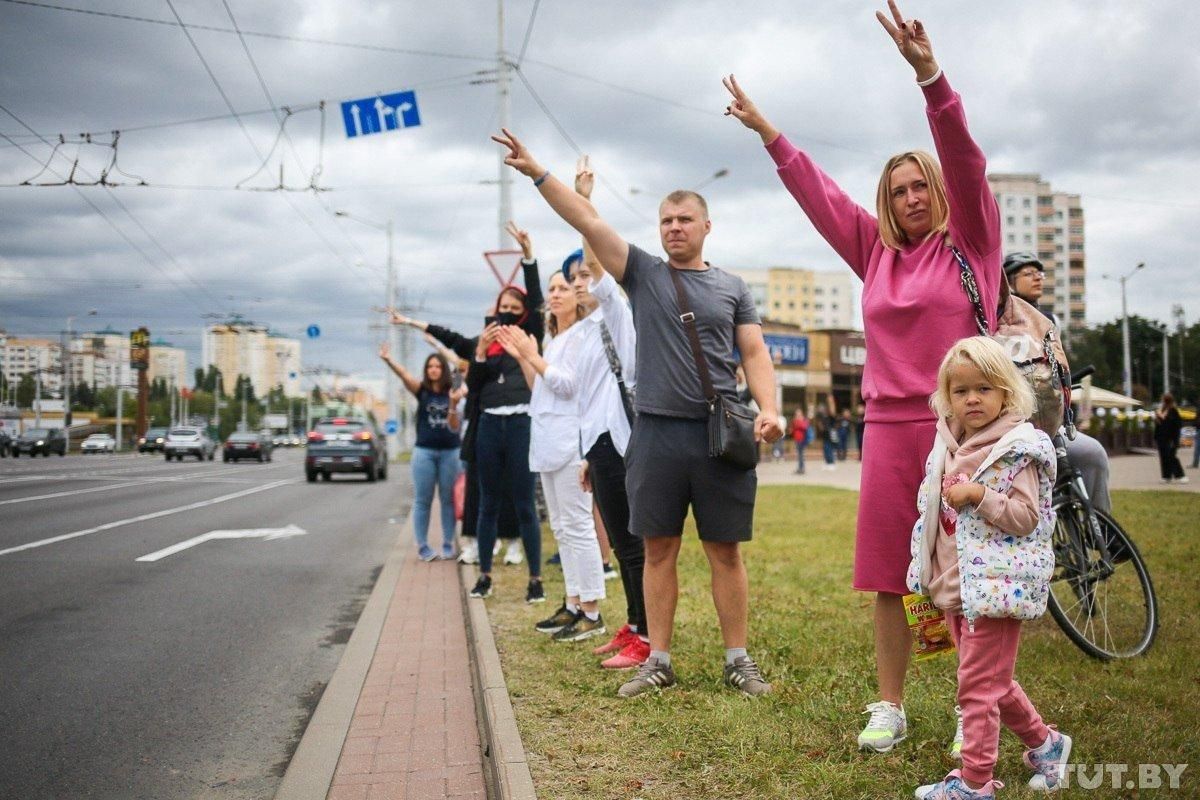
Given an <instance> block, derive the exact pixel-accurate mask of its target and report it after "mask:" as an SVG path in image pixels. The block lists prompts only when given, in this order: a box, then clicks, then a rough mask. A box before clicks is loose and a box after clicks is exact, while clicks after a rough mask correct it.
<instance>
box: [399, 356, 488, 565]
mask: <svg viewBox="0 0 1200 800" xmlns="http://www.w3.org/2000/svg"><path fill="white" fill-rule="evenodd" d="M379 357H380V358H381V359H383V363H385V364H387V365H388V367H389V368H390V369H391V370H392V372H394V373H396V376H397V377H399V378H400V380H401V382H402V383H403V384H404V388H405V389H407V390H408V391H409V393H410V394H412V396H413V397H415V398H416V399H417V438H416V443H415V445H414V446H413V451H412V464H411V467H412V477H413V538H414V539H415V540H416V543H417V558H419V559H421V560H422V561H433V560H434V559H435V558H437V557H438V551H436V550H434V549H433V548H432V547H430V546H429V519H430V515H431V513H432V508H433V494H434V491H435V490H436V491H437V495H438V501H439V503H440V507H441V520H442V546H441V557H442V558H444V559H453V558H454V529H455V526H456V520H455V519H454V482H455V481H456V480H457V479H458V473H459V467H460V463H461V462H460V461H459V457H458V449H459V447H460V446H461V444H462V443H461V442H460V441H459V438H458V431H459V429H460V427H461V425H462V417H461V409H460V408H459V405H460V403H461V401H462V398H463V395H465V394H466V390H465V389H463V388H458V389H453V388H451V375H450V365H449V364H448V363H447V361H446V357H445V356H443V355H442V354H441V353H430V354H429V356H428V358H426V359H425V366H424V368H423V369H422V370H421V378H420V380H418V379H417V377H416V376H415V375H413V374H412V373H411V372H409V371H408V370H407V369H405V368H404V365H403V364H399V363H397V362H396V361H394V360H393V359H392V355H391V352H390V351H389V349H388V345H387V344H386V343H384V344H382V345H380V347H379Z"/></svg>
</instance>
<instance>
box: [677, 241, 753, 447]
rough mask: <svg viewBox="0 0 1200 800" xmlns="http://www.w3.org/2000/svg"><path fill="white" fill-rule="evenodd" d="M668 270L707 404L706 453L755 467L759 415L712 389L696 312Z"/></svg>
mask: <svg viewBox="0 0 1200 800" xmlns="http://www.w3.org/2000/svg"><path fill="white" fill-rule="evenodd" d="M667 270H668V271H669V272H670V273H671V282H672V283H674V284H675V299H676V302H678V304H679V312H680V313H679V321H680V322H682V323H683V329H684V330H685V331H686V332H687V337H688V342H689V343H690V344H691V346H692V357H693V358H695V360H696V372H697V374H699V376H700V388H701V391H703V392H704V402H706V403H707V404H708V454H709V456H711V457H712V458H717V459H720V460H721V461H724V462H726V463H727V464H730V465H732V466H735V467H737V468H738V469H743V470H751V469H754V468H755V467H756V466H758V442H756V441H754V420H755V419H756V418H757V417H758V414H756V413H755V411H754V409H752V408H750V407H749V406H747V405H743V404H741V403H735V402H733V401H732V400H727V399H725V398H724V397H722V396H721V395H719V394H717V391H716V389H714V388H713V384H712V377H711V376H710V375H709V372H708V362H706V361H705V360H704V351H703V349H702V348H701V347H700V334H699V333H698V332H697V330H696V315H695V314H693V313H692V310H691V306H690V305H688V300H687V292H685V291H684V288H683V280H682V279H681V278H680V277H679V275H678V274H677V273H676V272H675V269H674V268H673V267H671V266H670V265H667Z"/></svg>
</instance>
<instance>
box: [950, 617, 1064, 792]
mask: <svg viewBox="0 0 1200 800" xmlns="http://www.w3.org/2000/svg"><path fill="white" fill-rule="evenodd" d="M946 623H947V627H949V629H950V638H952V639H953V640H954V644H955V646H957V647H958V705H959V706H960V707H961V708H962V715H963V746H962V762H963V766H962V774H963V777H964V778H966V779H967V780H969V781H971V782H973V783H987V782H988V781H990V780H991V779H992V771H993V770H994V769H995V768H996V755H997V753H998V751H999V749H1000V723H1001V722H1003V723H1004V725H1005V726H1006V727H1007V728H1008V729H1009V730H1011V731H1012V732H1013V733H1015V734H1016V735H1017V736H1018V737H1020V739H1021V741H1022V742H1024V743H1025V746H1026V747H1040V746H1041V745H1042V743H1043V742H1045V741H1046V737H1047V736H1049V735H1050V729H1049V728H1048V727H1046V724H1045V723H1044V722H1042V718H1041V715H1039V714H1038V712H1037V709H1036V708H1034V707H1033V703H1031V702H1029V698H1028V697H1027V696H1026V694H1025V690H1024V689H1022V688H1021V687H1020V685H1019V684H1018V683H1017V682H1016V681H1015V680H1013V668H1014V667H1015V666H1016V663H1017V646H1018V644H1019V643H1020V641H1021V620H1019V619H992V618H990V617H980V618H979V619H976V620H975V630H974V631H972V630H970V628H968V627H967V618H966V617H963V616H961V615H959V614H946Z"/></svg>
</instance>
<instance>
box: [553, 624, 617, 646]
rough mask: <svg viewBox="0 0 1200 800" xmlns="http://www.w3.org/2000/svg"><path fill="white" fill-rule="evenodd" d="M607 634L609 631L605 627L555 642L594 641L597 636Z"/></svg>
mask: <svg viewBox="0 0 1200 800" xmlns="http://www.w3.org/2000/svg"><path fill="white" fill-rule="evenodd" d="M563 627H566V626H563ZM606 633H608V631H606V630H605V629H604V628H603V627H599V628H596V629H595V630H591V631H585V632H583V633H577V634H575V635H574V636H569V637H563V638H560V639H555V640H554V641H556V642H582V641H585V640H587V639H592V638H594V637H596V636H603V635H604V634H606Z"/></svg>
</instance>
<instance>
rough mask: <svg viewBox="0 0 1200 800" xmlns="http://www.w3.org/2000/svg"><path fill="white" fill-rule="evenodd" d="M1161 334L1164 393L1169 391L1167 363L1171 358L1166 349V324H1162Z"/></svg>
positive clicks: (1169, 379)
mask: <svg viewBox="0 0 1200 800" xmlns="http://www.w3.org/2000/svg"><path fill="white" fill-rule="evenodd" d="M1162 335H1163V394H1166V393H1167V392H1169V391H1171V373H1170V372H1169V371H1168V369H1167V365H1168V364H1170V363H1171V358H1170V355H1169V351H1168V342H1167V336H1169V335H1170V334H1169V333H1167V326H1166V325H1163V329H1162Z"/></svg>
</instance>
